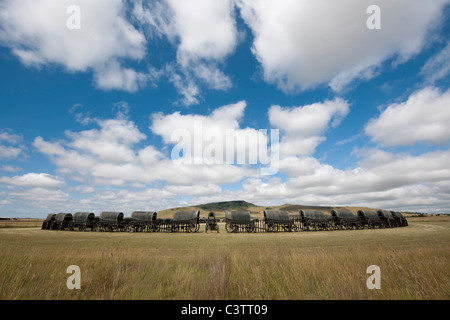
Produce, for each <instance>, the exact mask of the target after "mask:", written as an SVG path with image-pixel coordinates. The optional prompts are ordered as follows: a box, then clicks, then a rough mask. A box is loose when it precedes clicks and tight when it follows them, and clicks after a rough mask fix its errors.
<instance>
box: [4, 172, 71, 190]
mask: <svg viewBox="0 0 450 320" xmlns="http://www.w3.org/2000/svg"><path fill="white" fill-rule="evenodd" d="M0 183H4V184H8V185H13V186H18V187H33V188H44V189H56V188H59V187H61V186H62V185H64V184H65V181H64V180H63V179H61V178H59V177H56V176H51V175H49V174H47V173H27V174H24V175H23V176H14V177H11V178H10V177H0Z"/></svg>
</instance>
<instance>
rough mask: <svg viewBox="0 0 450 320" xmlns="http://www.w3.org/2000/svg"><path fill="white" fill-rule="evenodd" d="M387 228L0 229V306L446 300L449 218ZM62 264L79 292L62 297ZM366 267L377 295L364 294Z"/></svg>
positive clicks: (449, 295) (449, 292)
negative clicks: (77, 276) (374, 271)
mask: <svg viewBox="0 0 450 320" xmlns="http://www.w3.org/2000/svg"><path fill="white" fill-rule="evenodd" d="M409 222H410V226H409V227H406V228H396V229H380V230H378V229H376V230H349V231H344V230H341V231H332V232H322V231H319V232H298V233H278V234H227V233H226V232H225V230H224V227H223V225H222V226H221V232H220V233H219V234H217V233H204V232H203V231H204V229H203V228H202V229H201V231H200V232H199V233H197V234H182V233H180V234H163V233H158V234H139V233H138V234H136V233H133V234H129V233H95V232H86V233H81V232H61V231H42V230H39V229H38V228H5V227H4V228H0V299H2V300H6V299H8V300H9V299H188V300H196V299H202V300H204V299H207V300H209V299H250V300H253V299H273V300H275V299H289V300H291V299H295V300H297V299H445V300H448V299H450V271H449V270H450V268H449V267H450V264H449V261H450V218H449V217H430V218H425V219H424V218H416V219H415V218H410V219H409ZM69 265H78V266H79V267H80V268H81V290H69V289H68V288H67V287H66V281H67V278H68V277H69V274H67V273H66V269H67V267H68V266H69ZM370 265H378V266H379V267H380V268H381V289H380V290H369V289H367V287H366V280H367V278H368V276H369V275H368V274H366V269H367V267H368V266H370Z"/></svg>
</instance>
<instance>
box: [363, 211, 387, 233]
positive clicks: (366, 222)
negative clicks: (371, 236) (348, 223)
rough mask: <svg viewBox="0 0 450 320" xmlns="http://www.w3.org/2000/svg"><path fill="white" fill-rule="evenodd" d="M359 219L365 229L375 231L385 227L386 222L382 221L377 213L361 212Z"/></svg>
mask: <svg viewBox="0 0 450 320" xmlns="http://www.w3.org/2000/svg"><path fill="white" fill-rule="evenodd" d="M358 217H359V221H360V222H361V225H362V226H363V227H366V226H367V227H368V228H369V229H374V228H375V227H379V228H383V227H384V222H383V221H382V220H381V219H380V216H379V215H378V213H377V212H375V211H371V210H359V211H358Z"/></svg>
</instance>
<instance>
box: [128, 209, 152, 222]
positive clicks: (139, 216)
mask: <svg viewBox="0 0 450 320" xmlns="http://www.w3.org/2000/svg"><path fill="white" fill-rule="evenodd" d="M156 217H157V213H156V212H153V211H134V212H132V213H131V218H132V219H134V220H138V221H148V222H150V221H153V220H156Z"/></svg>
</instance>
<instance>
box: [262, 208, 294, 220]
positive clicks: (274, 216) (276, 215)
mask: <svg viewBox="0 0 450 320" xmlns="http://www.w3.org/2000/svg"><path fill="white" fill-rule="evenodd" d="M264 218H266V219H267V220H277V221H290V220H291V218H290V217H289V213H288V212H287V211H271V210H264Z"/></svg>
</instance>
